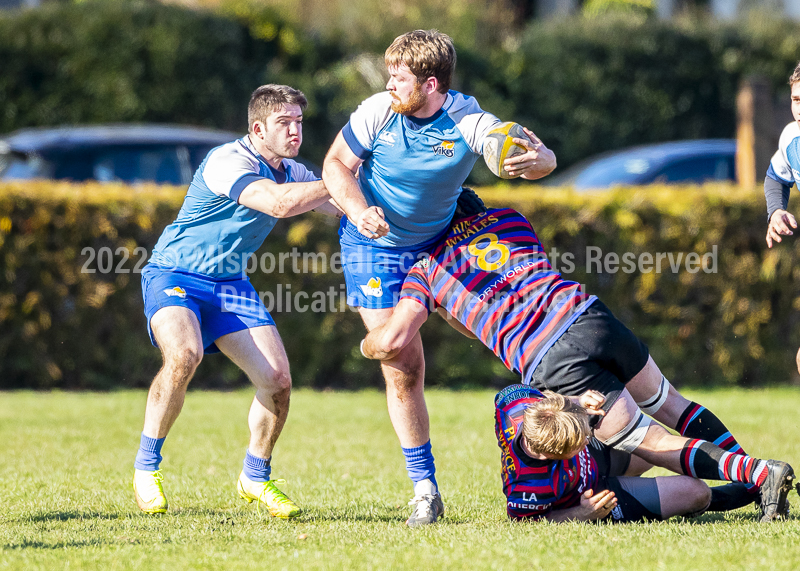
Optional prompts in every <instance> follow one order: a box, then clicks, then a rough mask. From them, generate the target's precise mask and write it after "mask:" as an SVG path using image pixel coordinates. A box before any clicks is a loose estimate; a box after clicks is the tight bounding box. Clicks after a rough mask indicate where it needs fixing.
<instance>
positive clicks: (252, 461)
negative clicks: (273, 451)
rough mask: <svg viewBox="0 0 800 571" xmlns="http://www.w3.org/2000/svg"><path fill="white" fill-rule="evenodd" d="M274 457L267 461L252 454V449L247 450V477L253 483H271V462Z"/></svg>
mask: <svg viewBox="0 0 800 571" xmlns="http://www.w3.org/2000/svg"><path fill="white" fill-rule="evenodd" d="M271 461H272V456H270V457H269V458H267V459H264V458H259V457H258V456H253V455H252V454H250V449H249V448H248V449H247V454H245V456H244V467H243V468H242V472H244V475H245V477H246V478H247V479H248V480H250V481H251V482H269V475H270V474H271V473H272V466H270V462H271Z"/></svg>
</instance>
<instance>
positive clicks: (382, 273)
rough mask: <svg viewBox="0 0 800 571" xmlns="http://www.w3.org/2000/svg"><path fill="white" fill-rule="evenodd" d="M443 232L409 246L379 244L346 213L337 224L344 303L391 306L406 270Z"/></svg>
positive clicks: (359, 305)
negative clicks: (345, 291)
mask: <svg viewBox="0 0 800 571" xmlns="http://www.w3.org/2000/svg"><path fill="white" fill-rule="evenodd" d="M447 230H448V229H447V228H445V230H444V231H443V232H442V235H440V236H436V237H435V238H433V239H431V240H428V241H426V242H422V243H420V244H414V245H412V246H397V247H392V246H379V245H376V244H375V241H374V240H370V239H369V238H367V237H366V236H364V235H363V234H361V233H360V232H359V231H358V229H357V228H356V226H355V224H353V223H352V222H350V221H349V220H348V219H347V217H346V216H343V217H342V222H341V225H340V226H339V246H340V247H341V250H342V267H343V269H344V281H345V284H346V286H347V305H349V306H351V307H365V308H368V309H383V308H387V307H394V306H395V305H397V303H398V302H399V301H400V290H402V289H403V281H404V280H405V279H406V276H407V275H408V272H410V271H411V268H412V267H413V266H414V264H416V263H417V262H418V261H419V260H420V259H421V258H423V257H425V256H427V255H428V254H429V253H430V252H432V251H433V249H434V248H436V246H437V245H438V244H439V242H440V241H441V239H442V237H443V236H444V234H445V233H446V232H447Z"/></svg>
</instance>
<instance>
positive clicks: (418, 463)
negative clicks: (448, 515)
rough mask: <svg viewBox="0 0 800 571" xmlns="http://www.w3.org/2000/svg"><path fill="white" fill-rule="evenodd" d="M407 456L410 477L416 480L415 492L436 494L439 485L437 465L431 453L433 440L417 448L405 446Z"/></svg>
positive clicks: (418, 493) (404, 451) (407, 468)
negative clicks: (437, 481)
mask: <svg viewBox="0 0 800 571" xmlns="http://www.w3.org/2000/svg"><path fill="white" fill-rule="evenodd" d="M403 456H405V457H406V470H408V477H409V478H411V481H412V482H414V494H415V495H418V496H419V495H425V494H430V495H433V494H436V493H438V492H439V487H438V485H437V483H436V466H435V465H434V462H433V454H432V453H431V441H430V440H428V442H426V443H425V444H423V445H422V446H417V447H416V448H403Z"/></svg>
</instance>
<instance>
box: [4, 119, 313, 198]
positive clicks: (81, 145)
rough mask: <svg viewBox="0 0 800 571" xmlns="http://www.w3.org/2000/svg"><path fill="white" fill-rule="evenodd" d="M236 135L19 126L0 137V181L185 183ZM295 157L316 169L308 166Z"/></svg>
mask: <svg viewBox="0 0 800 571" xmlns="http://www.w3.org/2000/svg"><path fill="white" fill-rule="evenodd" d="M242 135H243V134H240V133H233V132H229V131H216V130H212V129H202V128H199V127H185V126H175V125H97V126H84V127H53V128H51V127H45V128H36V129H23V130H20V131H16V132H14V133H11V134H8V135H5V136H0V180H11V179H32V178H44V179H56V180H71V181H75V182H82V181H87V180H96V181H100V182H124V183H128V184H136V183H141V182H154V183H158V184H174V185H181V186H185V185H188V184H189V183H190V182H191V181H192V176H194V171H195V170H197V167H198V166H200V163H201V162H203V159H204V158H205V157H206V155H207V154H208V152H209V151H210V150H211V149H213V148H214V147H217V146H219V145H223V144H225V143H228V142H230V141H233V140H236V139H238V138H240V137H241V136H242ZM298 160H300V159H298ZM300 162H303V163H304V164H305V165H306V166H308V167H309V168H310V169H311V170H312V171H314V172H316V173H319V169H318V168H317V167H315V166H314V165H311V164H310V163H307V162H305V161H302V160H301V161H300Z"/></svg>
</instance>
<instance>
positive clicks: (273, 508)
mask: <svg viewBox="0 0 800 571" xmlns="http://www.w3.org/2000/svg"><path fill="white" fill-rule="evenodd" d="M278 482H280V483H284V480H270V481H269V482H254V481H252V480H250V479H249V478H248V477H247V476H245V475H244V472H242V473H241V474H239V481H238V482H237V483H236V489H237V490H239V495H240V496H241V497H242V499H244V500H247V503H252V502H258V506H260V505H261V504H264V505H265V506H267V509H268V510H269V513H270V514H272V515H273V516H274V517H280V518H284V519H289V518H292V517H297V516H299V515H300V514H301V513H303V510H301V509H300V508H299V507H297V505H296V504H295V503H294V502H293V501H292V500H290V499H289V498H288V497H287V496H286V494H284V493H283V492H281V491H280V490H279V489H278V488H277V486H275V484H276V483H278Z"/></svg>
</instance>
